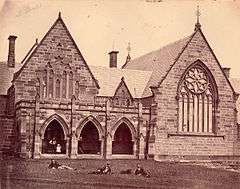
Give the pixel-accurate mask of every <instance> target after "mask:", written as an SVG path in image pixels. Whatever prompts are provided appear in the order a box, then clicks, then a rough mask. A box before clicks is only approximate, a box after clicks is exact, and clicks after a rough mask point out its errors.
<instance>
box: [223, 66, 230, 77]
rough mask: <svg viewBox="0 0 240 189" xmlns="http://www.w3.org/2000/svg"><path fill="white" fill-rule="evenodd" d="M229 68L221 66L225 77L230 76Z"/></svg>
mask: <svg viewBox="0 0 240 189" xmlns="http://www.w3.org/2000/svg"><path fill="white" fill-rule="evenodd" d="M230 69H231V68H223V72H224V73H225V75H226V76H227V78H229V76H230Z"/></svg>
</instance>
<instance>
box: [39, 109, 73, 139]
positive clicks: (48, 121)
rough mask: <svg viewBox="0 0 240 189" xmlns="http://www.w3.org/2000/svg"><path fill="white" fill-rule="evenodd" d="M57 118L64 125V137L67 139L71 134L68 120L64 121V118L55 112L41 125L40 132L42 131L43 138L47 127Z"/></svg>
mask: <svg viewBox="0 0 240 189" xmlns="http://www.w3.org/2000/svg"><path fill="white" fill-rule="evenodd" d="M54 120H56V121H57V122H58V123H59V124H60V125H61V126H62V129H63V132H64V138H65V140H66V139H67V136H68V135H69V129H68V126H67V124H66V122H65V121H64V119H63V118H62V117H61V116H59V115H58V114H53V115H51V116H50V117H49V118H48V119H47V120H46V121H45V122H44V123H43V124H42V126H41V128H40V130H39V133H40V136H41V139H44V133H45V131H46V128H47V126H48V125H49V124H50V123H51V122H52V121H54Z"/></svg>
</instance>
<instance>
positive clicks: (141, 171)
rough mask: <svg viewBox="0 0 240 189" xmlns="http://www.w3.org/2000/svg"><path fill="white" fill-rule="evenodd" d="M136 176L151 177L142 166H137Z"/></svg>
mask: <svg viewBox="0 0 240 189" xmlns="http://www.w3.org/2000/svg"><path fill="white" fill-rule="evenodd" d="M134 174H135V175H139V176H144V177H147V178H149V177H150V174H149V173H148V172H147V171H145V170H144V169H143V168H142V166H141V165H140V164H137V168H136V170H135V172H134Z"/></svg>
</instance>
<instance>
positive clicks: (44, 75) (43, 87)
mask: <svg viewBox="0 0 240 189" xmlns="http://www.w3.org/2000/svg"><path fill="white" fill-rule="evenodd" d="M42 90H43V95H42V96H43V98H46V97H47V70H44V73H43V83H42Z"/></svg>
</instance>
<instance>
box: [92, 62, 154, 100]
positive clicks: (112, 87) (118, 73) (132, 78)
mask: <svg viewBox="0 0 240 189" xmlns="http://www.w3.org/2000/svg"><path fill="white" fill-rule="evenodd" d="M90 69H91V70H92V72H93V74H94V75H95V77H96V78H97V80H98V83H99V85H100V89H99V94H98V95H99V96H108V97H112V96H114V94H115V91H116V89H117V87H118V86H119V83H120V82H121V78H122V77H124V82H125V83H126V85H127V87H128V89H129V91H130V94H131V95H132V97H133V98H141V97H145V96H144V94H143V92H144V90H145V88H146V85H147V83H148V81H149V79H150V77H151V74H152V72H151V71H141V70H130V69H120V68H108V67H100V66H90ZM149 93H150V94H151V91H150V89H149Z"/></svg>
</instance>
